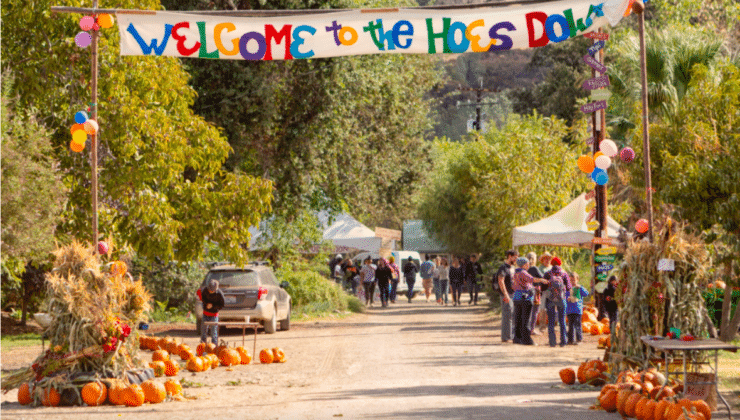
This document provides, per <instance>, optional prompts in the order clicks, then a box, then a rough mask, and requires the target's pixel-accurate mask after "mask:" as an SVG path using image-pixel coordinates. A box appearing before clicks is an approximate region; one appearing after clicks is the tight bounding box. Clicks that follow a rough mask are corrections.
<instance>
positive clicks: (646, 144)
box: [632, 0, 653, 242]
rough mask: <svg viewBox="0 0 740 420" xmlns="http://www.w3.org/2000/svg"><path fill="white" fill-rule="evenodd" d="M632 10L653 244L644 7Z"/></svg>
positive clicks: (649, 217) (648, 208)
mask: <svg viewBox="0 0 740 420" xmlns="http://www.w3.org/2000/svg"><path fill="white" fill-rule="evenodd" d="M632 10H634V11H635V13H637V15H638V17H639V19H638V21H639V23H640V28H639V32H640V77H641V83H642V154H643V155H644V156H643V167H644V170H645V205H646V206H647V219H648V231H647V237H648V239H649V240H650V242H653V181H652V179H651V176H650V121H649V120H648V93H647V60H646V58H645V13H644V11H645V5H644V4H643V2H642V1H641V0H637V1H635V3H634V5H633V6H632Z"/></svg>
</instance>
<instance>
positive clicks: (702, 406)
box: [691, 400, 712, 420]
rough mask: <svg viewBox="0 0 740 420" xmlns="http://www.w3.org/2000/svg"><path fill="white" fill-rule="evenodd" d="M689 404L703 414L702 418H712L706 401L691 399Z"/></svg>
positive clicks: (710, 419)
mask: <svg viewBox="0 0 740 420" xmlns="http://www.w3.org/2000/svg"><path fill="white" fill-rule="evenodd" d="M691 404H692V405H693V406H694V408H695V409H696V411H697V412H699V413H701V414H703V415H704V418H705V419H706V420H712V409H711V408H709V404H707V402H706V401H703V400H696V401H691Z"/></svg>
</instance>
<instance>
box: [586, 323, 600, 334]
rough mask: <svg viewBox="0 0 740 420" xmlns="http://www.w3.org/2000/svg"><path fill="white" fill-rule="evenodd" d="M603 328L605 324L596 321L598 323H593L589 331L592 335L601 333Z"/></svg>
mask: <svg viewBox="0 0 740 420" xmlns="http://www.w3.org/2000/svg"><path fill="white" fill-rule="evenodd" d="M602 328H603V325H602V324H600V323H598V322H596V323H593V324H591V329H590V330H589V332H590V333H591V335H600V334H601V329H602Z"/></svg>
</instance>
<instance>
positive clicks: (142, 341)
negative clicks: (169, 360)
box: [139, 335, 148, 350]
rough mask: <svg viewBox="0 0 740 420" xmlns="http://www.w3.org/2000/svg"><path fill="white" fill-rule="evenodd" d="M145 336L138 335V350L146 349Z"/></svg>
mask: <svg viewBox="0 0 740 420" xmlns="http://www.w3.org/2000/svg"><path fill="white" fill-rule="evenodd" d="M146 341H147V340H146V336H143V335H140V336H139V350H146V349H147V348H148V347H147V346H146Z"/></svg>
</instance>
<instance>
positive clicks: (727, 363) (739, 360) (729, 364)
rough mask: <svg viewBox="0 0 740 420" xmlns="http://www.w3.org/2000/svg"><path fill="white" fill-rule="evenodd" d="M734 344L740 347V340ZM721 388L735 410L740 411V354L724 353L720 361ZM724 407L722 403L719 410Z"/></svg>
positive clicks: (720, 356) (720, 354)
mask: <svg viewBox="0 0 740 420" xmlns="http://www.w3.org/2000/svg"><path fill="white" fill-rule="evenodd" d="M732 344H734V345H736V346H740V339H738V340H735V341H733V342H732ZM718 363H719V366H718V369H719V388H720V391H722V393H723V394H724V395H725V398H727V396H729V398H727V400H728V401H727V402H728V403H730V406H731V407H732V408H733V409H740V352H738V353H731V352H729V351H722V352H720V353H719V359H718ZM722 407H724V406H723V405H722V403H721V402H720V403H719V405H718V408H722Z"/></svg>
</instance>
